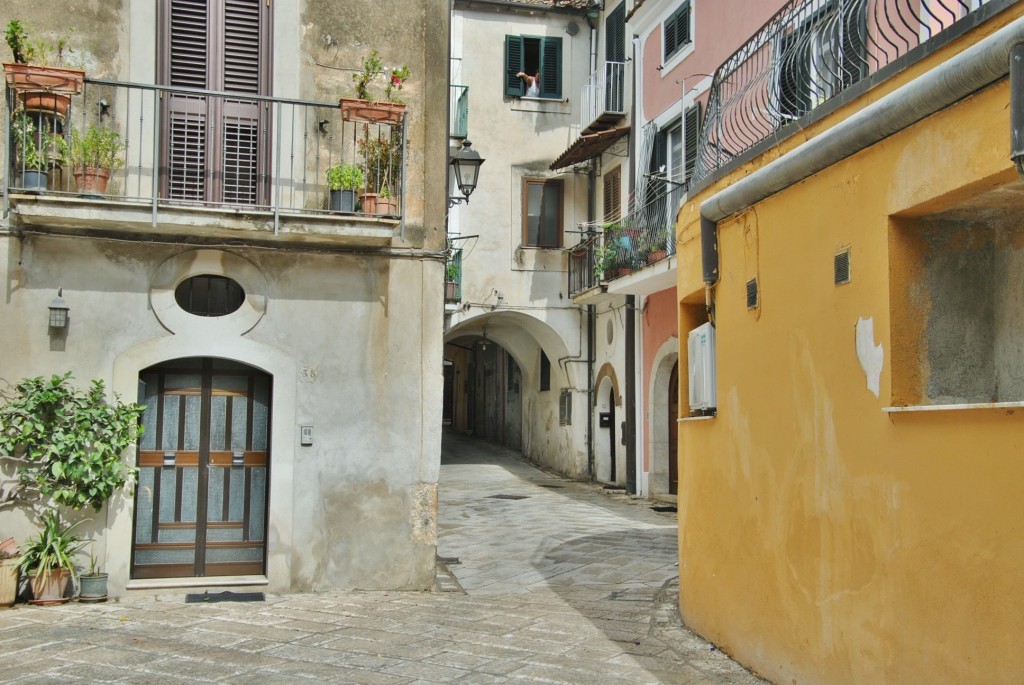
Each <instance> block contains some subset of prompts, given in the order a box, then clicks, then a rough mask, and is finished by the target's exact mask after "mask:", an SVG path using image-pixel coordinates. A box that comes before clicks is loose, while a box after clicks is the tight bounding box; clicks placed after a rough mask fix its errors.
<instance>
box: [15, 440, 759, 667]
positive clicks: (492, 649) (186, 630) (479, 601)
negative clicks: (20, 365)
mask: <svg viewBox="0 0 1024 685" xmlns="http://www.w3.org/2000/svg"><path fill="white" fill-rule="evenodd" d="M444 454H445V458H444V462H443V466H442V470H441V488H440V491H441V494H440V509H441V511H440V526H439V527H440V542H439V546H438V556H439V558H440V561H441V562H442V563H439V566H438V582H437V588H436V591H435V592H422V593H415V592H398V593H395V592H347V593H340V592H339V593H322V594H294V595H269V596H267V597H266V600H265V601H263V602H246V603H240V602H217V603H206V604H202V603H200V604H187V603H185V601H184V595H183V594H182V595H173V594H170V595H161V596H159V597H142V596H132V597H129V598H127V599H123V600H122V601H120V602H117V603H106V604H93V605H87V604H78V603H72V604H66V605H63V606H58V607H46V608H35V607H28V606H25V605H18V606H17V607H16V608H15V609H10V610H6V611H5V610H0V650H2V652H0V653H2V654H3V655H4V656H3V660H2V661H0V682H12V683H19V684H20V685H27V684H28V683H55V682H61V683H84V682H88V683H99V682H116V683H139V684H141V683H160V684H162V685H174V684H176V683H211V682H217V683H245V684H247V685H258V684H260V683H314V682H328V683H359V684H363V683H365V684H367V685H370V684H375V683H395V684H405V683H460V684H462V685H471V684H474V683H533V682H542V683H585V684H586V685H604V684H606V683H607V684H609V685H610V684H630V685H636V684H639V683H678V684H685V685H690V684H698V683H700V684H706V685H754V684H756V683H762V682H763V681H760V680H758V679H757V678H755V677H754V676H752V675H751V674H750V673H748V672H747V671H745V670H743V669H742V668H741V667H740V666H738V665H736V664H735V663H733V662H732V661H730V660H729V658H728V657H727V656H725V655H724V654H722V653H721V652H719V651H717V650H716V649H714V648H713V647H712V646H711V645H709V644H708V643H706V642H704V641H703V640H701V639H700V638H698V637H697V636H695V635H694V634H693V633H691V632H689V631H688V630H686V629H685V628H684V627H683V626H682V625H681V623H680V621H679V614H678V611H677V609H676V600H677V597H678V591H677V586H676V583H675V577H676V566H675V564H676V551H675V550H676V527H675V516H674V514H671V513H659V512H655V511H653V510H652V509H651V506H650V503H649V502H644V501H641V500H632V499H630V498H628V497H626V496H624V495H622V494H621V493H614V492H607V491H604V490H603V489H602V488H600V487H599V486H595V485H592V484H583V483H574V482H570V481H566V480H563V479H561V478H558V477H556V476H553V475H550V474H547V473H544V472H543V471H540V470H538V469H536V468H534V467H532V466H531V465H529V464H528V463H527V462H525V461H524V460H522V459H521V458H520V457H518V456H517V455H515V454H514V453H512V452H509V451H507V450H503V449H501V448H496V447H494V446H490V445H487V444H484V443H479V442H473V441H470V440H467V439H465V438H462V437H459V436H456V435H446V436H445V449H444Z"/></svg>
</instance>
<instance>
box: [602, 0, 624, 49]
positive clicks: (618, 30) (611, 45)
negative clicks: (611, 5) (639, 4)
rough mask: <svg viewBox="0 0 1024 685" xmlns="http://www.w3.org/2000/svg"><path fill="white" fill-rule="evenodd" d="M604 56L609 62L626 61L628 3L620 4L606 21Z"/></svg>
mask: <svg viewBox="0 0 1024 685" xmlns="http://www.w3.org/2000/svg"><path fill="white" fill-rule="evenodd" d="M604 53H605V54H604V58H605V60H607V61H609V62H625V61H626V3H625V2H623V3H621V4H619V6H618V7H616V8H615V9H614V10H612V12H611V13H610V14H609V15H608V20H607V21H606V22H605V47H604Z"/></svg>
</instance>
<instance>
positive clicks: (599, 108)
mask: <svg viewBox="0 0 1024 685" xmlns="http://www.w3.org/2000/svg"><path fill="white" fill-rule="evenodd" d="M625 90H626V65H625V63H624V62H605V63H604V64H602V65H601V66H599V67H598V68H597V70H596V71H594V73H592V74H591V75H590V76H589V77H587V80H586V82H584V84H583V89H582V92H581V93H580V135H587V134H590V133H595V132H597V131H602V130H605V129H607V128H611V127H612V126H614V125H615V124H617V123H619V122H620V121H622V119H623V118H624V117H625V116H626V93H625Z"/></svg>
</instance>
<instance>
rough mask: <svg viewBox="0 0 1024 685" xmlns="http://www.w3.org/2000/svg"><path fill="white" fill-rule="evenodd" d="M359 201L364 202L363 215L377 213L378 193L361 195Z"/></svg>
mask: <svg viewBox="0 0 1024 685" xmlns="http://www.w3.org/2000/svg"><path fill="white" fill-rule="evenodd" d="M359 200H360V202H362V210H361V211H362V213H363V214H376V213H377V193H360V194H359Z"/></svg>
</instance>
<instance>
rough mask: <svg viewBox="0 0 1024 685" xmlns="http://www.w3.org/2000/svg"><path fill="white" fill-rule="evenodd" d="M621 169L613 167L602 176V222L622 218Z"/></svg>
mask: <svg viewBox="0 0 1024 685" xmlns="http://www.w3.org/2000/svg"><path fill="white" fill-rule="evenodd" d="M621 168H622V167H615V168H614V169H612V170H611V171H609V172H608V173H606V174H605V175H604V193H603V195H604V220H605V222H612V221H618V220H619V218H620V217H621V216H622V174H621V172H620V171H619V170H620V169H621Z"/></svg>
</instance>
